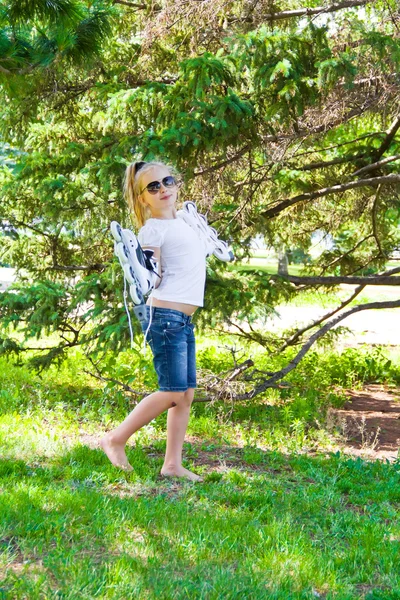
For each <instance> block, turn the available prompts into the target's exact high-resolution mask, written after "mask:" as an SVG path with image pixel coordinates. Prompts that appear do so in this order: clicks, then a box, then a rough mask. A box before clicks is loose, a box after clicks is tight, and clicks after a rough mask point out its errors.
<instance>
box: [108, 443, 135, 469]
mask: <svg viewBox="0 0 400 600" xmlns="http://www.w3.org/2000/svg"><path fill="white" fill-rule="evenodd" d="M100 448H102V449H103V451H104V452H105V453H106V454H107V456H108V458H109V459H110V461H111V462H112V464H113V465H114V466H115V467H119V468H120V469H123V470H124V471H133V468H132V466H131V465H130V464H129V462H128V459H127V457H126V454H125V445H123V444H116V443H113V442H112V441H111V439H110V436H109V435H105V436H104V437H103V438H102V439H101V440H100Z"/></svg>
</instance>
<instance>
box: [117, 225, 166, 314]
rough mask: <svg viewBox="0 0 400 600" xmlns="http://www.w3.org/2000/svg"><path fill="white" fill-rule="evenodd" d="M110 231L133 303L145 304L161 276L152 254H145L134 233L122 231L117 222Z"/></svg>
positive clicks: (148, 252)
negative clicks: (147, 296)
mask: <svg viewBox="0 0 400 600" xmlns="http://www.w3.org/2000/svg"><path fill="white" fill-rule="evenodd" d="M110 230H111V235H112V236H113V238H114V253H115V255H116V256H117V257H118V260H119V262H120V264H121V267H122V270H123V273H124V279H125V281H126V282H127V283H128V285H129V293H130V296H131V298H132V300H133V303H134V304H136V305H140V304H144V296H146V295H147V294H148V293H149V292H150V291H151V290H152V289H153V287H154V285H155V281H156V278H157V277H158V276H159V275H158V273H157V271H156V268H155V263H154V261H152V258H151V256H152V252H151V251H146V252H144V251H143V250H142V247H141V245H140V244H139V240H138V239H137V237H136V236H135V235H134V233H132V231H130V230H129V229H122V227H121V225H120V224H119V223H117V221H112V223H111V225H110Z"/></svg>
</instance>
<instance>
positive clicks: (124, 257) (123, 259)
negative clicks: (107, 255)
mask: <svg viewBox="0 0 400 600" xmlns="http://www.w3.org/2000/svg"><path fill="white" fill-rule="evenodd" d="M114 250H115V254H116V255H117V256H118V258H119V262H120V263H121V265H122V266H123V265H126V264H127V263H128V261H129V252H128V250H127V248H126V246H125V245H124V244H123V243H122V242H119V243H118V244H116V247H115V246H114Z"/></svg>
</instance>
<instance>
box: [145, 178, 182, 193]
mask: <svg viewBox="0 0 400 600" xmlns="http://www.w3.org/2000/svg"><path fill="white" fill-rule="evenodd" d="M162 184H163V185H164V186H165V187H174V185H176V181H175V178H174V177H172V175H168V177H164V179H163V180H162ZM160 189H161V183H160V182H159V181H151V182H150V183H149V184H148V185H147V186H146V190H147V191H148V192H150V194H156V193H157V192H158V191H159V190H160Z"/></svg>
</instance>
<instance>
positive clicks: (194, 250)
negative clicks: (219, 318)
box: [138, 218, 207, 306]
mask: <svg viewBox="0 0 400 600" xmlns="http://www.w3.org/2000/svg"><path fill="white" fill-rule="evenodd" d="M138 239H139V242H140V245H141V246H142V248H146V247H148V246H154V247H157V248H160V251H161V275H162V280H161V283H160V285H159V286H158V287H157V288H155V289H154V290H153V291H152V292H151V296H152V297H153V298H157V299H159V300H168V301H170V302H183V303H185V304H192V305H193V306H203V305H204V286H205V281H206V254H207V249H206V247H205V244H204V243H203V241H202V240H201V239H200V238H199V236H198V235H197V233H196V232H195V231H194V230H193V229H192V228H191V227H190V225H188V224H187V223H185V221H184V220H183V219H180V218H175V219H148V220H147V221H146V223H145V224H144V225H143V227H142V228H141V229H140V231H139V234H138Z"/></svg>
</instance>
